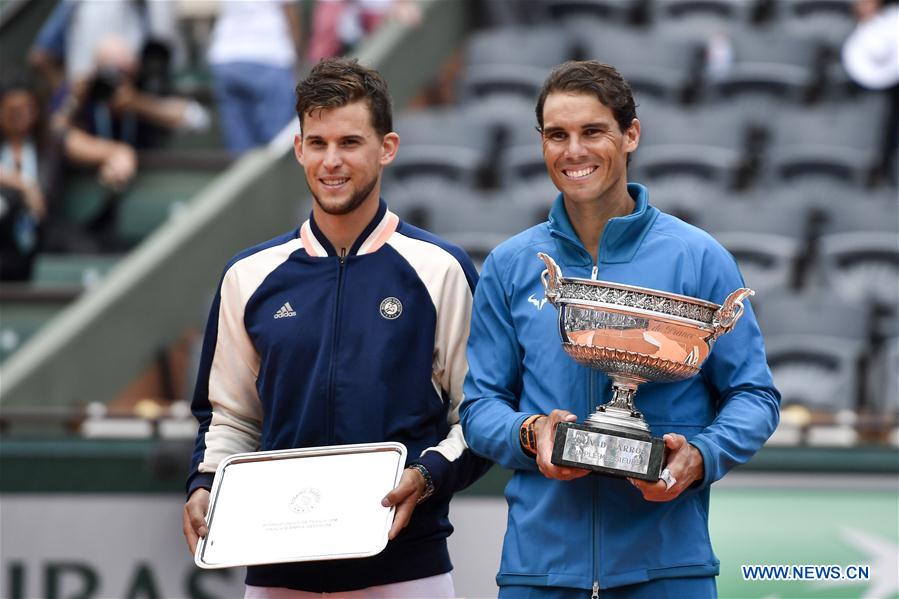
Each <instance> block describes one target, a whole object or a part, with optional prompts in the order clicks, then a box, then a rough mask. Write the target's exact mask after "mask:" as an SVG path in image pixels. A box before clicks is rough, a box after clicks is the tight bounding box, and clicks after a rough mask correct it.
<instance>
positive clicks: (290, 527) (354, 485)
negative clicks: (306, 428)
mask: <svg viewBox="0 0 899 599" xmlns="http://www.w3.org/2000/svg"><path fill="white" fill-rule="evenodd" d="M405 463H406V448H405V446H403V445H402V444H400V443H366V444H359V445H332V446H329V447H310V448H306V449H287V450H280V451H260V452H255V453H239V454H235V455H232V456H229V457H227V458H225V459H224V460H223V461H222V462H221V464H219V467H218V470H217V471H216V473H215V479H214V481H213V483H212V492H211V494H210V499H209V511H208V513H207V515H206V523H207V527H208V530H209V532H208V533H207V535H206V537H205V538H203V539H200V542H199V543H197V551H196V554H195V555H194V561H195V562H196V564H197V565H198V566H200V567H201V568H229V567H232V566H252V565H257V564H275V563H283V562H302V561H313V560H331V559H347V558H355V557H367V556H370V555H375V554H376V553H379V552H380V551H381V550H382V549H384V547H385V546H386V545H387V533H388V531H389V530H390V526H391V524H392V523H393V512H394V508H393V507H390V508H385V507H383V506H382V505H381V499H383V498H384V496H385V495H387V493H389V492H390V491H391V489H393V488H394V487H395V486H396V485H397V483H398V482H399V480H400V477H401V476H402V473H403V468H404V466H405Z"/></svg>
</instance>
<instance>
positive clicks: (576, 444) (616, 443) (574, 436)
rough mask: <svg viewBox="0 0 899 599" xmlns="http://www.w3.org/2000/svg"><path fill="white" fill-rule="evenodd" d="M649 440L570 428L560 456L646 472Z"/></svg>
mask: <svg viewBox="0 0 899 599" xmlns="http://www.w3.org/2000/svg"><path fill="white" fill-rule="evenodd" d="M651 449H652V443H650V442H648V441H638V440H636V439H627V438H625V437H613V436H612V435H605V434H603V433H594V432H590V431H584V430H579V429H575V428H569V429H568V431H567V432H566V435H565V449H564V451H563V452H562V458H563V459H565V460H568V461H570V462H578V463H581V464H590V465H592V466H602V467H604V468H614V469H615V470H627V471H629V472H639V473H640V474H646V471H647V470H648V469H649V453H650V450H651Z"/></svg>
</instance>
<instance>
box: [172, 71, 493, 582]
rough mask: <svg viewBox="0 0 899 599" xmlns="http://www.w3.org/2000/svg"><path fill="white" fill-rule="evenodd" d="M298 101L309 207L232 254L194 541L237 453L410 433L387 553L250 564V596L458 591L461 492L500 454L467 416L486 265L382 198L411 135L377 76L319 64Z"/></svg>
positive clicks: (188, 530) (198, 469) (222, 293)
mask: <svg viewBox="0 0 899 599" xmlns="http://www.w3.org/2000/svg"><path fill="white" fill-rule="evenodd" d="M297 114H298V116H299V118H300V126H301V134H300V135H298V136H297V137H296V139H295V142H294V148H295V153H296V157H297V160H298V161H299V163H300V164H301V165H302V166H303V169H304V171H305V174H306V180H307V183H308V185H309V188H310V190H311V191H312V195H313V198H314V202H313V207H312V215H311V216H310V218H309V220H307V221H306V222H305V223H303V224H302V226H300V227H299V228H298V229H297V230H295V231H293V232H291V233H288V234H286V235H283V236H281V237H277V238H275V239H272V240H270V241H267V242H265V243H263V244H261V245H258V246H256V247H253V248H250V249H248V250H246V251H244V252H242V253H240V254H238V255H237V256H236V257H234V258H233V259H232V260H231V261H230V262H229V263H228V265H227V267H226V268H225V273H224V275H223V277H222V280H221V285H220V288H219V292H218V294H217V295H216V298H215V301H214V303H213V306H212V312H211V314H210V317H209V323H208V325H207V330H206V338H205V342H204V345H203V356H202V359H201V364H200V374H199V378H198V381H197V387H196V392H195V394H194V399H193V411H194V414H195V415H196V416H197V419H198V420H199V422H200V428H199V434H198V436H197V442H196V448H195V451H194V455H193V464H192V470H191V473H190V476H189V478H188V483H187V486H188V489H187V491H188V498H189V499H188V501H187V504H186V505H185V509H184V533H185V536H186V537H187V540H188V545H189V546H190V548H191V551H193V550H194V547H195V546H196V543H197V539H198V538H199V537H202V536H204V535H205V533H206V528H205V523H204V520H203V518H204V516H205V513H206V511H207V509H208V503H209V491H208V489H209V488H210V486H211V483H212V479H213V476H214V472H215V470H216V467H217V465H218V464H219V462H220V461H221V460H222V459H223V458H224V457H226V456H228V455H230V454H233V453H238V452H245V451H255V450H272V449H286V448H297V447H313V446H321V445H336V444H346V443H366V442H380V441H396V442H400V443H403V444H404V445H405V446H406V448H407V449H408V452H409V453H408V455H409V456H410V463H409V464H407V468H406V470H405V471H404V473H403V476H402V478H401V480H400V482H399V484H398V485H397V487H396V488H395V489H394V490H393V491H391V492H390V493H389V494H388V495H387V496H386V497H385V498H384V501H383V503H384V505H385V506H387V505H395V506H396V515H395V519H394V523H393V526H392V528H391V530H390V532H389V538H390V542H388V544H387V547H386V549H385V550H384V551H383V552H381V553H380V554H378V555H376V556H373V557H369V558H364V559H355V560H340V561H337V562H306V563H294V564H277V565H269V566H254V567H250V568H248V570H247V579H246V582H247V591H246V596H247V597H275V596H277V597H304V596H307V595H306V594H305V593H321V592H343V591H361V594H362V596H368V595H372V596H375V595H377V596H393V597H411V596H428V597H452V596H454V593H453V584H452V578H451V577H450V574H449V571H450V570H451V569H452V565H451V563H450V560H449V555H448V552H447V547H446V538H447V537H448V536H449V534H450V533H451V532H452V526H451V525H450V523H449V520H448V517H447V516H448V510H449V501H450V498H451V497H452V494H453V493H454V492H455V491H457V490H459V489H461V488H463V487H465V486H467V485H468V484H470V483H471V482H473V481H474V480H475V479H477V478H478V477H479V476H480V475H481V474H483V473H484V472H485V471H486V469H487V468H489V462H487V461H485V460H483V459H482V458H479V457H477V456H475V455H473V454H472V453H471V452H470V451H469V449H468V447H467V445H466V443H465V440H464V439H463V436H462V431H461V427H460V425H459V416H458V406H459V403H460V402H461V398H462V383H463V380H464V377H465V373H466V370H467V366H466V359H465V344H466V341H467V338H468V327H469V321H470V317H471V305H472V292H473V289H474V286H475V282H476V278H477V275H476V272H475V269H474V266H473V265H472V262H471V260H470V259H469V258H468V256H466V255H465V253H464V252H462V251H461V250H460V249H459V248H457V247H454V246H452V245H449V244H447V243H445V242H443V241H441V240H440V239H438V238H436V237H434V236H433V235H430V234H429V233H426V232H425V231H422V230H420V229H416V228H415V227H412V226H410V225H408V224H406V223H404V222H402V221H400V220H399V219H398V218H397V216H396V215H394V214H393V213H391V212H390V211H389V210H388V209H387V206H386V204H385V203H384V201H383V200H381V199H380V197H379V194H380V181H381V173H382V171H383V168H384V167H385V166H386V165H388V164H390V162H392V161H393V158H394V156H395V154H396V151H397V149H398V147H399V136H398V135H397V134H396V133H394V132H393V131H392V117H391V107H390V98H389V95H388V92H387V87H386V84H385V83H384V81H383V79H382V78H381V77H380V75H379V74H378V73H377V72H375V71H373V70H371V69H368V68H365V67H363V66H361V65H359V64H358V63H357V62H356V61H354V60H345V59H329V60H326V61H323V62H321V63H319V64H318V65H317V66H316V67H315V68H314V69H313V70H312V72H311V74H310V75H309V77H307V78H306V79H304V80H303V81H301V82H300V84H299V85H298V86H297Z"/></svg>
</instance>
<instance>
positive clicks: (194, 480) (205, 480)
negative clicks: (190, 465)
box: [187, 472, 215, 499]
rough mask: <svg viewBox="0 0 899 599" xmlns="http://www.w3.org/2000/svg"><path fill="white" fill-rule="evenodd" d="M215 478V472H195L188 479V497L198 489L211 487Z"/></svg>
mask: <svg viewBox="0 0 899 599" xmlns="http://www.w3.org/2000/svg"><path fill="white" fill-rule="evenodd" d="M214 479H215V473H214V472H195V473H194V475H193V476H191V477H190V479H189V480H188V481H187V498H188V499H189V498H190V496H191V495H193V492H194V491H196V490H197V489H207V490H208V489H211V488H212V481H213V480H214Z"/></svg>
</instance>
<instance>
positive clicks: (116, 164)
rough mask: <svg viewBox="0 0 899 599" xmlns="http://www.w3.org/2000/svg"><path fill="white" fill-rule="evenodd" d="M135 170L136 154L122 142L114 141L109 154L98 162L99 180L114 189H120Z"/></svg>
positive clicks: (123, 187) (129, 179)
mask: <svg viewBox="0 0 899 599" xmlns="http://www.w3.org/2000/svg"><path fill="white" fill-rule="evenodd" d="M136 171H137V154H136V153H135V152H134V149H133V148H132V147H131V146H129V145H127V144H123V143H116V144H115V145H114V147H113V148H112V149H111V151H110V153H109V155H108V156H107V157H106V159H105V160H104V161H103V162H102V163H101V164H100V182H101V183H102V184H103V185H105V186H107V187H109V188H111V189H113V190H115V191H122V190H123V189H125V187H126V186H127V185H128V182H129V181H131V179H132V178H133V177H134V173H135V172H136Z"/></svg>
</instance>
